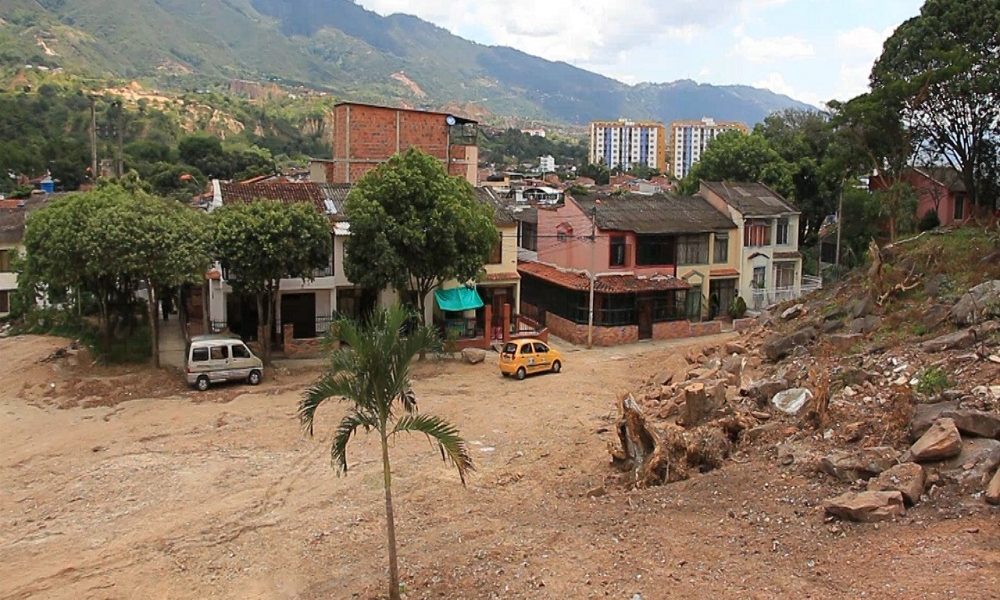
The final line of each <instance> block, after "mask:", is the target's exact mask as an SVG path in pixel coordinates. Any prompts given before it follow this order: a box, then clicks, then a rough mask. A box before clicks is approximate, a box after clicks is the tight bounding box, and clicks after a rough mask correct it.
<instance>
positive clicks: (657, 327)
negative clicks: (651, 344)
mask: <svg viewBox="0 0 1000 600" xmlns="http://www.w3.org/2000/svg"><path fill="white" fill-rule="evenodd" d="M690 336H691V322H690V321H668V322H666V323H653V339H654V340H673V339H677V338H685V337H690Z"/></svg>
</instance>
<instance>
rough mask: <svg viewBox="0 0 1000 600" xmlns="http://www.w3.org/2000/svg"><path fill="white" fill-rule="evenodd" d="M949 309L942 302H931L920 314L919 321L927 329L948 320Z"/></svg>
mask: <svg viewBox="0 0 1000 600" xmlns="http://www.w3.org/2000/svg"><path fill="white" fill-rule="evenodd" d="M950 314H951V309H950V308H948V306H947V305H944V304H931V305H930V306H928V307H927V310H925V311H924V313H923V315H921V316H920V322H921V323H922V324H923V325H924V326H925V327H927V328H928V329H934V328H935V327H937V326H938V325H940V324H942V323H944V322H945V321H947V320H948V316H949V315H950Z"/></svg>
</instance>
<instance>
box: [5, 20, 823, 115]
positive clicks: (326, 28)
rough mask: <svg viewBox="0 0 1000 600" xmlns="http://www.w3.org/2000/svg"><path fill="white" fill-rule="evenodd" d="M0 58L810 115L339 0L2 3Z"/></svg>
mask: <svg viewBox="0 0 1000 600" xmlns="http://www.w3.org/2000/svg"><path fill="white" fill-rule="evenodd" d="M3 5H4V6H6V7H9V8H8V9H6V10H5V11H4V14H2V15H0V64H2V65H7V66H8V67H12V66H18V67H20V66H22V65H24V64H32V65H36V66H46V67H49V68H54V67H62V68H64V69H65V70H67V71H70V72H73V73H78V74H80V75H82V76H90V77H117V78H136V79H148V80H153V81H156V82H157V83H158V84H160V85H172V86H175V87H188V88H190V87H192V86H194V85H197V84H198V83H199V82H208V81H220V80H225V79H237V78H240V79H255V80H267V81H274V82H278V83H282V84H286V85H288V84H294V85H306V86H311V87H316V88H319V89H323V90H328V91H330V92H332V93H334V94H335V95H336V96H337V97H338V98H344V99H350V100H356V101H367V102H380V103H391V104H403V105H406V106H414V107H423V108H437V109H448V110H454V111H464V112H466V113H472V114H473V115H475V116H485V115H495V116H516V117H519V118H522V119H537V120H542V121H546V120H548V121H558V122H564V123H571V124H582V123H586V122H588V121H591V120H596V119H613V118H618V117H629V118H635V119H657V120H662V121H671V120H675V119H691V118H700V117H702V116H712V117H714V118H716V119H723V120H737V121H742V122H745V123H748V124H753V123H756V122H759V121H761V120H762V119H763V118H764V117H765V116H767V115H768V114H769V113H771V112H773V111H775V110H781V109H785V108H799V109H809V108H812V107H811V106H809V105H806V104H804V103H801V102H798V101H796V100H793V99H792V98H789V97H787V96H783V95H779V94H775V93H773V92H770V91H768V90H763V89H757V88H753V87H749V86H738V85H733V86H716V85H707V84H698V83H695V82H693V81H690V80H682V81H675V82H672V83H662V84H649V83H644V84H638V85H627V84H624V83H622V82H620V81H616V80H614V79H611V78H609V77H605V76H603V75H599V74H596V73H592V72H589V71H586V70H584V69H580V68H577V67H574V66H572V65H569V64H567V63H564V62H553V61H549V60H545V59H543V58H539V57H536V56H531V55H529V54H526V53H524V52H521V51H519V50H516V49H513V48H507V47H500V46H487V45H482V44H478V43H475V42H471V41H468V40H465V39H463V38H460V37H458V36H455V35H453V34H451V33H449V32H448V31H447V30H445V29H442V28H440V27H437V26H435V25H433V24H431V23H428V22H426V21H423V20H421V19H418V18H417V17H414V16H409V15H402V14H394V15H390V16H381V15H378V14H376V13H374V12H371V11H368V10H365V9H364V8H362V7H361V6H358V5H357V4H355V3H353V2H351V1H349V0H3Z"/></svg>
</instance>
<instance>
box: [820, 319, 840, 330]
mask: <svg viewBox="0 0 1000 600" xmlns="http://www.w3.org/2000/svg"><path fill="white" fill-rule="evenodd" d="M819 328H820V330H822V331H823V333H833V332H834V331H840V330H841V329H843V328H844V322H843V321H841V320H840V319H834V320H832V321H823V324H822V325H820V327H819Z"/></svg>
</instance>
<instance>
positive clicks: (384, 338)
mask: <svg viewBox="0 0 1000 600" xmlns="http://www.w3.org/2000/svg"><path fill="white" fill-rule="evenodd" d="M409 316H410V313H409V312H408V311H407V310H405V309H403V308H402V307H399V306H397V307H394V308H391V309H380V310H377V311H375V313H374V314H373V315H372V316H371V318H370V319H369V320H368V323H367V325H365V326H361V325H359V324H358V323H356V322H354V321H352V320H349V319H343V320H340V321H338V322H337V323H336V324H335V326H334V328H333V331H336V332H337V335H338V337H339V338H340V339H341V340H342V341H343V342H344V343H345V344H346V347H342V348H340V349H338V350H335V351H334V352H333V353H332V354H331V356H330V368H329V370H328V372H327V373H326V374H325V375H323V377H322V378H321V379H320V380H319V381H318V382H317V383H316V384H315V385H313V387H311V388H310V389H309V390H308V391H307V392H306V395H305V397H304V398H303V399H302V401H301V402H300V404H299V419H300V420H301V422H302V424H303V426H305V427H306V429H307V431H308V433H309V435H310V436H311V435H312V434H313V423H314V419H315V416H316V410H317V409H318V408H319V407H320V405H321V404H323V403H324V402H326V401H327V400H330V399H342V400H344V401H346V402H347V403H348V405H349V409H348V414H347V416H345V417H344V418H343V419H342V420H341V422H340V425H339V426H338V427H337V430H336V434H335V435H334V437H333V443H332V446H331V449H330V455H331V457H332V458H333V462H334V465H335V467H336V468H337V470H338V472H340V473H345V474H346V473H347V444H348V442H349V441H350V440H351V436H353V435H354V434H355V433H356V432H357V430H358V429H359V428H361V429H364V430H365V432H371V431H375V432H377V433H378V435H379V442H380V445H381V449H382V484H383V488H384V492H385V518H386V537H387V541H388V548H389V598H392V599H394V600H398V599H399V597H400V591H399V567H398V560H397V556H396V524H395V519H394V516H393V503H392V467H391V464H390V462H389V442H390V441H392V440H393V439H394V438H395V437H396V435H397V434H400V433H410V432H414V433H423V434H424V435H426V436H427V437H428V438H429V439H431V440H433V441H434V442H436V443H437V444H438V446H439V447H440V449H441V455H442V457H447V458H448V459H449V460H450V461H451V462H452V463H453V464H454V465H455V467H456V468H457V470H458V476H459V479H461V481H462V485H465V476H466V475H467V474H468V473H469V472H471V471H473V470H474V468H475V467H474V465H473V463H472V457H471V456H470V455H469V452H468V449H467V447H466V444H465V441H464V440H463V439H462V438H461V437H460V435H459V432H458V429H456V428H455V426H454V425H452V424H450V423H448V422H447V421H445V420H444V419H442V418H440V417H434V416H430V415H425V414H419V413H418V412H417V400H416V396H415V395H414V394H413V391H412V389H411V388H410V365H411V364H412V363H413V359H414V357H415V356H417V355H418V354H421V353H423V352H427V351H431V350H434V349H435V348H437V347H438V346H439V341H438V339H437V336H436V335H435V333H434V331H433V330H432V329H430V328H428V327H417V328H416V329H415V330H413V331H410V332H408V333H406V334H405V335H404V328H405V327H406V324H407V321H408V319H409Z"/></svg>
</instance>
